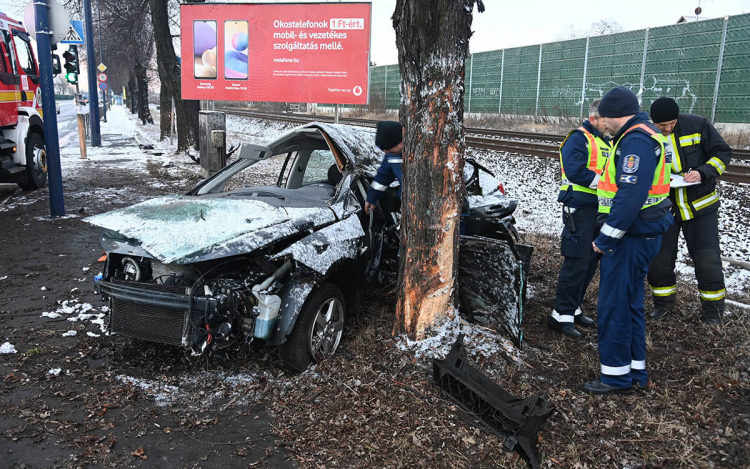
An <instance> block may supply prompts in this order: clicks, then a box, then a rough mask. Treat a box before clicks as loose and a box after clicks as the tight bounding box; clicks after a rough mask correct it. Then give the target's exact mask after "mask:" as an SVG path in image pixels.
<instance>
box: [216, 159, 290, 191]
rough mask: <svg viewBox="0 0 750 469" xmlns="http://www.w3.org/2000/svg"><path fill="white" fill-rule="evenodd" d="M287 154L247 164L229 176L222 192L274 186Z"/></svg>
mask: <svg viewBox="0 0 750 469" xmlns="http://www.w3.org/2000/svg"><path fill="white" fill-rule="evenodd" d="M286 158H287V154H286V153H283V154H281V155H274V156H272V157H270V158H268V159H267V160H265V161H260V162H258V163H255V164H254V165H251V166H248V167H247V168H245V169H243V170H242V171H240V172H239V173H237V174H235V175H234V176H232V177H231V178H229V179H228V180H227V182H226V184H225V185H224V189H223V190H222V192H229V191H233V190H236V189H242V188H243V187H257V186H275V185H276V182H277V181H278V178H279V171H281V168H282V166H283V165H284V161H285V160H286Z"/></svg>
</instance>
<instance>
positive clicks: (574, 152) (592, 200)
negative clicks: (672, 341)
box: [547, 100, 610, 338]
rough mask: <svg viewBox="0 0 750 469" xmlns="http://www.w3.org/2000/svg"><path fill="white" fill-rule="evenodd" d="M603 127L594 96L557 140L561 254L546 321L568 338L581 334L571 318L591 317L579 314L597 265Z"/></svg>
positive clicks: (583, 321) (588, 322)
mask: <svg viewBox="0 0 750 469" xmlns="http://www.w3.org/2000/svg"><path fill="white" fill-rule="evenodd" d="M604 132H605V128H604V119H602V118H601V117H600V116H599V101H598V100H597V101H594V102H593V103H592V104H591V106H590V107H589V119H588V120H587V121H585V122H584V123H583V124H582V125H581V126H580V127H578V128H577V129H575V130H572V131H571V132H570V133H568V135H567V136H566V137H565V140H563V143H562V144H561V145H560V169H561V171H562V186H561V187H560V194H559V195H558V197H557V201H558V202H562V204H563V207H562V211H563V213H562V217H563V231H562V239H561V242H560V253H561V254H562V255H563V257H564V258H565V260H564V261H563V264H562V267H561V268H560V275H559V278H558V281H557V293H556V295H555V309H554V310H552V314H551V315H550V316H549V317H548V318H547V324H548V326H549V327H551V328H552V329H556V330H558V331H560V332H562V333H563V334H564V335H567V336H570V337H574V338H578V337H581V333H580V332H579V331H578V330H577V329H576V327H575V325H576V324H578V325H581V326H593V325H594V320H593V319H591V318H589V317H587V316H584V315H583V314H582V312H581V308H580V306H581V305H582V304H583V298H584V296H585V295H586V289H587V288H588V286H589V283H590V282H591V278H592V277H593V276H594V273H595V272H596V267H597V266H598V265H599V255H598V254H596V253H594V251H593V249H592V246H591V242H592V241H593V240H594V239H595V238H596V237H597V235H598V234H599V225H598V224H597V221H596V218H597V215H598V213H597V209H598V207H599V203H598V200H597V198H596V186H597V183H598V182H599V175H600V174H601V172H602V168H604V162H605V161H606V159H607V158H608V157H609V151H610V144H609V138H608V137H605V136H604Z"/></svg>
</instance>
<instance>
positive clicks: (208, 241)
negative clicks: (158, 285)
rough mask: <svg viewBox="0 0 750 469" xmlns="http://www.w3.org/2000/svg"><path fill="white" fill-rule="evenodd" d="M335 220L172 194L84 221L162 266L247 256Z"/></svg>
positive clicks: (319, 210)
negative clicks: (132, 245)
mask: <svg viewBox="0 0 750 469" xmlns="http://www.w3.org/2000/svg"><path fill="white" fill-rule="evenodd" d="M334 220H335V216H334V214H333V211H332V210H331V209H330V208H328V207H310V208H308V207H303V208H300V207H294V208H284V207H274V206H272V205H270V204H267V203H266V202H264V201H262V200H256V199H252V200H248V199H228V198H202V197H195V196H185V195H175V196H167V197H159V198H156V199H151V200H148V201H145V202H142V203H140V204H136V205H133V206H130V207H126V208H121V209H118V210H113V211H111V212H107V213H102V214H100V215H94V216H92V217H88V218H86V219H84V221H86V222H88V223H91V224H92V225H96V226H100V227H102V228H105V229H108V230H112V231H116V232H117V233H119V234H121V235H123V236H125V237H127V238H130V239H134V240H137V241H138V242H139V243H141V247H142V248H143V249H145V250H146V251H147V252H148V253H150V254H151V255H152V256H154V257H155V258H157V259H159V260H160V261H162V262H164V263H165V264H173V263H174V264H187V263H191V262H200V261H204V260H209V259H216V258H220V257H226V256H231V255H237V254H241V253H247V252H251V251H253V250H255V249H258V248H259V247H262V246H265V245H267V244H269V243H271V242H273V241H276V240H279V239H283V238H285V237H287V236H291V235H292V234H294V233H297V232H299V231H300V230H302V229H310V228H313V227H317V226H320V225H322V224H325V223H329V222H332V221H334Z"/></svg>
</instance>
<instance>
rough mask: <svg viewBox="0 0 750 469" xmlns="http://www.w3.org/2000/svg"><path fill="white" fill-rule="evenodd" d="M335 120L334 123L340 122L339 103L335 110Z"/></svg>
mask: <svg viewBox="0 0 750 469" xmlns="http://www.w3.org/2000/svg"><path fill="white" fill-rule="evenodd" d="M333 121H334V123H336V124H338V123H339V105H338V104H337V105H336V111H335V113H334V118H333Z"/></svg>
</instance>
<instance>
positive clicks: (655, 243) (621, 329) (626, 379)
mask: <svg viewBox="0 0 750 469" xmlns="http://www.w3.org/2000/svg"><path fill="white" fill-rule="evenodd" d="M661 238H662V235H657V236H654V237H648V238H640V237H631V236H627V235H626V236H624V237H623V238H622V239H621V240H620V243H619V244H618V245H617V248H616V249H615V250H614V252H612V253H607V254H605V255H604V256H602V259H601V266H600V281H599V304H598V306H597V324H596V325H597V328H598V334H599V361H600V364H601V370H600V377H599V379H600V380H601V381H602V382H603V383H605V384H608V385H610V386H615V387H621V388H624V387H631V386H632V385H633V384H635V383H636V382H637V383H639V384H641V385H644V386H645V385H646V383H647V381H648V373H647V372H646V318H645V310H644V307H643V302H644V299H645V295H646V293H645V289H644V280H645V278H646V272H647V270H648V265H649V262H651V260H652V259H653V258H654V256H656V253H657V252H658V251H659V247H660V246H661Z"/></svg>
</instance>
